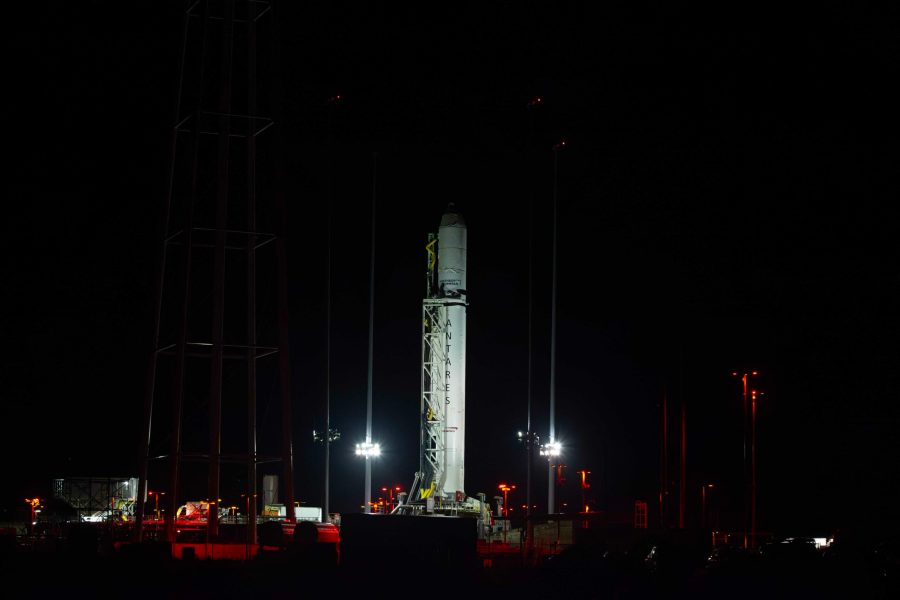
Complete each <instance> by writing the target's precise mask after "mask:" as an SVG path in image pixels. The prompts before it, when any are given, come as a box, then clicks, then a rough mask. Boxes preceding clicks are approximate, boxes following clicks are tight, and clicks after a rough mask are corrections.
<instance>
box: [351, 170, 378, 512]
mask: <svg viewBox="0 0 900 600" xmlns="http://www.w3.org/2000/svg"><path fill="white" fill-rule="evenodd" d="M377 176H378V153H377V152H373V153H372V250H371V256H370V262H369V379H368V387H367V389H366V441H365V442H364V444H363V445H362V447H360V444H357V445H356V454H357V455H358V456H363V457H365V460H366V509H365V512H366V513H370V512H372V458H374V457H376V456H378V455H380V454H381V448H380V447H379V446H378V444H375V443H373V442H372V375H373V372H374V366H375V198H376V189H377V188H376V183H377Z"/></svg>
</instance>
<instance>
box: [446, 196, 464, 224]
mask: <svg viewBox="0 0 900 600" xmlns="http://www.w3.org/2000/svg"><path fill="white" fill-rule="evenodd" d="M465 226H466V221H465V219H463V217H462V215H461V214H459V211H458V210H457V209H456V204H454V203H453V202H451V203H449V204H448V205H447V210H445V211H444V214H443V216H442V217H441V227H465Z"/></svg>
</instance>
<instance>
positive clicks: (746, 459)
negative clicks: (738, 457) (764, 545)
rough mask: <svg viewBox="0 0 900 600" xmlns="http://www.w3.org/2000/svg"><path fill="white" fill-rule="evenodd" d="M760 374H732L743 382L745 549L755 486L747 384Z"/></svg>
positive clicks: (747, 544) (747, 543)
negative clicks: (750, 446)
mask: <svg viewBox="0 0 900 600" xmlns="http://www.w3.org/2000/svg"><path fill="white" fill-rule="evenodd" d="M758 375H759V372H758V371H749V372H744V373H739V372H737V371H735V372H733V373H732V374H731V376H732V377H740V379H741V384H742V387H743V393H742V398H743V412H742V413H741V415H742V422H743V439H744V464H743V478H744V549H747V548H749V547H750V544H749V536H750V529H751V524H750V523H749V521H751V518H750V513H751V511H752V509H751V508H750V505H751V503H752V502H751V501H750V500H749V499H748V498H747V496H748V491H749V490H750V488H752V487H753V482H752V481H749V482H748V479H752V476H750V477H748V471H752V467H751V466H750V460H749V459H750V456H749V455H748V445H749V444H750V442H749V441H748V434H749V433H750V432H749V431H748V429H749V428H748V424H747V421H748V420H751V416H750V410H749V409H750V406H749V404H748V393H747V384H748V382H749V379H750V378H751V377H756V376H758ZM750 427H752V423H751V425H750ZM754 497H755V494H754Z"/></svg>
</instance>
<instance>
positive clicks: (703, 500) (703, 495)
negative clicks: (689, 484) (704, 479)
mask: <svg viewBox="0 0 900 600" xmlns="http://www.w3.org/2000/svg"><path fill="white" fill-rule="evenodd" d="M713 487H715V486H714V485H713V484H712V483H704V484H703V485H701V486H700V497H701V505H700V506H701V508H700V526H701V527H704V528H705V527H709V519H708V517H707V514H706V512H707V511H706V490H707V489H710V490H711V489H712V488H713Z"/></svg>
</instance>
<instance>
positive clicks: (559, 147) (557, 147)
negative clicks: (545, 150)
mask: <svg viewBox="0 0 900 600" xmlns="http://www.w3.org/2000/svg"><path fill="white" fill-rule="evenodd" d="M565 147H566V140H560V141H559V142H557V143H555V144H553V149H554V150H562V149H563V148H565Z"/></svg>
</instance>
